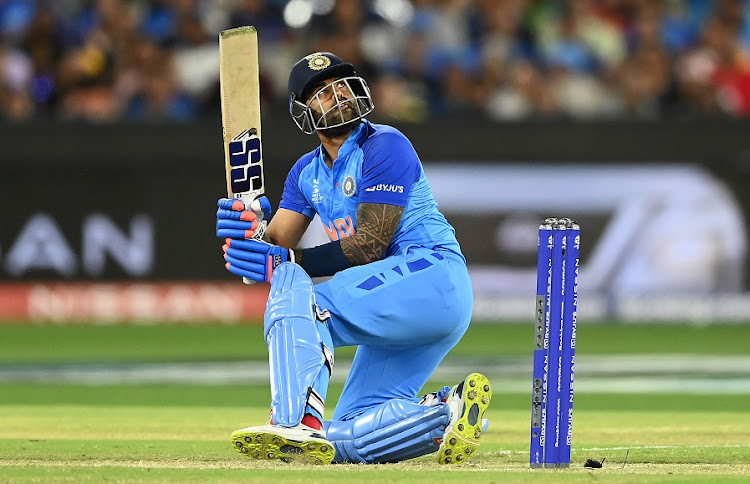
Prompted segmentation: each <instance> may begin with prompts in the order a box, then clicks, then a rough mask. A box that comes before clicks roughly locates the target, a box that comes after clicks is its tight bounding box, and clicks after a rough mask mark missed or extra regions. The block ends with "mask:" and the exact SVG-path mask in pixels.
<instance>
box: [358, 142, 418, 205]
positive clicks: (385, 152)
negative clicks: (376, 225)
mask: <svg viewBox="0 0 750 484" xmlns="http://www.w3.org/2000/svg"><path fill="white" fill-rule="evenodd" d="M362 148H363V151H364V161H363V163H362V178H361V181H360V187H361V188H360V191H359V203H385V204H388V205H398V206H401V207H405V206H406V203H407V199H408V198H409V191H410V190H411V186H412V185H413V184H414V183H415V182H416V181H417V180H418V179H419V175H420V173H421V168H420V162H419V158H418V157H417V153H416V152H415V151H414V147H413V146H412V145H411V143H410V142H409V140H408V139H406V137H405V136H404V135H403V134H401V133H399V132H398V131H395V130H394V131H392V132H385V133H379V134H378V135H376V136H373V137H371V138H369V139H368V140H367V142H366V143H365V144H364V145H363V147H362Z"/></svg>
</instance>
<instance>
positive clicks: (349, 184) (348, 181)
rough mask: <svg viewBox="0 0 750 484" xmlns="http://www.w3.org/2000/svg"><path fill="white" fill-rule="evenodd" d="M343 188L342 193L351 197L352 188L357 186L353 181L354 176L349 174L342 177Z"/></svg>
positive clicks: (352, 193)
mask: <svg viewBox="0 0 750 484" xmlns="http://www.w3.org/2000/svg"><path fill="white" fill-rule="evenodd" d="M341 188H342V189H343V190H344V195H346V196H347V197H351V196H352V195H354V190H355V189H356V188H357V185H355V183H354V177H353V176H351V175H349V176H348V177H346V178H345V179H344V185H343V186H342V187H341Z"/></svg>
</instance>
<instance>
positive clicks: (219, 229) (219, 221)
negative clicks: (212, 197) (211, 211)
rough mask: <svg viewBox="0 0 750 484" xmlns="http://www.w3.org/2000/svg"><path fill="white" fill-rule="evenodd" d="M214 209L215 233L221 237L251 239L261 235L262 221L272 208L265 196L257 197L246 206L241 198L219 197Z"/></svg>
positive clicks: (267, 217)
mask: <svg viewBox="0 0 750 484" xmlns="http://www.w3.org/2000/svg"><path fill="white" fill-rule="evenodd" d="M218 205H219V209H218V210H217V211H216V235H217V236H219V237H221V238H231V239H252V238H257V237H259V236H261V235H263V233H262V230H259V227H260V228H265V224H263V222H264V221H267V220H268V219H270V218H271V214H272V213H273V210H272V209H271V202H270V201H268V198H267V197H259V198H256V199H255V200H253V201H252V203H250V205H249V206H246V205H245V203H244V202H243V201H242V200H238V199H236V198H235V199H231V198H220V199H219V201H218Z"/></svg>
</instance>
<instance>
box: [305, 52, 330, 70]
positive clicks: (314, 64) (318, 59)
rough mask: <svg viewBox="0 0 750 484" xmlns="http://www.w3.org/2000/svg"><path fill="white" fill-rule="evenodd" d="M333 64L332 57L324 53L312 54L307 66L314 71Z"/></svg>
mask: <svg viewBox="0 0 750 484" xmlns="http://www.w3.org/2000/svg"><path fill="white" fill-rule="evenodd" d="M330 65H331V59H329V58H328V57H326V56H324V55H323V54H318V53H316V54H311V55H310V56H309V57H308V60H307V67H309V68H310V69H312V70H314V71H320V70H323V69H325V68H326V67H328V66H330Z"/></svg>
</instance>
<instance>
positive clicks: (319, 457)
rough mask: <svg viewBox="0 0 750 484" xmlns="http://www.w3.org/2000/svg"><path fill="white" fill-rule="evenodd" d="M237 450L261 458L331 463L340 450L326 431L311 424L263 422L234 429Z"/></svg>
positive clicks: (233, 442) (233, 443) (234, 442)
mask: <svg viewBox="0 0 750 484" xmlns="http://www.w3.org/2000/svg"><path fill="white" fill-rule="evenodd" d="M231 441H232V446H233V447H234V448H235V450H237V452H239V453H241V454H244V455H246V456H248V457H252V458H253V459H258V460H280V461H283V462H302V463H308V464H330V463H331V461H333V458H334V456H335V454H336V451H335V450H334V448H333V445H332V444H331V443H330V442H329V441H328V440H326V437H325V434H324V433H323V432H321V431H320V430H316V429H314V428H312V427H308V426H307V425H303V424H300V425H297V426H296V427H282V426H280V425H261V426H258V427H247V428H244V429H240V430H235V431H234V432H232V437H231Z"/></svg>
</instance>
